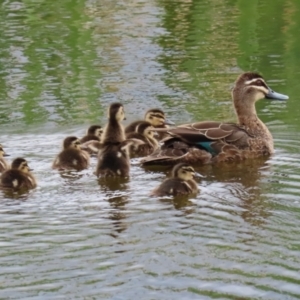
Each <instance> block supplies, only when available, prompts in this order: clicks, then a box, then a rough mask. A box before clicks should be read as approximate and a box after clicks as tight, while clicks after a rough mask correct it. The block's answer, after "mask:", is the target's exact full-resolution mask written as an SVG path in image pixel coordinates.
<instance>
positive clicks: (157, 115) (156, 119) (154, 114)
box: [125, 108, 174, 141]
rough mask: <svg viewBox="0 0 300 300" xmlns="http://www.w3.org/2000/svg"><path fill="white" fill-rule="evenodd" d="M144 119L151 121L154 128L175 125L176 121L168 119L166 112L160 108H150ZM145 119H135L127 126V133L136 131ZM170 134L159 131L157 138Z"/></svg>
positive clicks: (160, 138)
mask: <svg viewBox="0 0 300 300" xmlns="http://www.w3.org/2000/svg"><path fill="white" fill-rule="evenodd" d="M144 121H146V122H149V123H150V124H151V125H152V126H153V127H154V128H168V127H169V126H168V125H174V123H173V122H172V121H170V120H168V119H166V116H165V113H164V112H163V111H162V110H161V109H158V108H153V109H149V110H148V111H147V112H146V114H145V117H144ZM141 122H143V121H135V122H133V123H131V124H129V125H128V126H126V128H125V133H126V134H127V133H130V132H136V131H137V127H138V125H139V124H141ZM167 136H169V135H168V134H167V133H166V132H159V133H158V135H157V137H156V139H157V140H158V141H160V140H162V139H163V138H165V137H167Z"/></svg>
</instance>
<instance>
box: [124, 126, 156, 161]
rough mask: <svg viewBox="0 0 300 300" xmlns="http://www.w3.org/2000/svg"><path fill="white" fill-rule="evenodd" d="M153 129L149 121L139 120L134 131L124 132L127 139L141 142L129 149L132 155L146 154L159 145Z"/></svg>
mask: <svg viewBox="0 0 300 300" xmlns="http://www.w3.org/2000/svg"><path fill="white" fill-rule="evenodd" d="M153 129H154V127H153V126H152V125H151V124H150V123H149V122H146V121H141V122H140V123H139V124H138V125H137V127H136V132H130V133H127V134H126V138H127V139H137V140H139V141H141V142H142V143H140V145H134V147H132V149H130V153H131V155H132V156H146V155H149V154H151V153H152V152H153V151H154V150H156V149H157V148H158V147H159V144H158V142H157V140H156V139H155V137H154V135H155V132H154V131H153Z"/></svg>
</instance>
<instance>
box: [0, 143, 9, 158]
mask: <svg viewBox="0 0 300 300" xmlns="http://www.w3.org/2000/svg"><path fill="white" fill-rule="evenodd" d="M3 156H9V155H8V154H6V153H5V151H4V150H3V147H2V145H1V144H0V158H1V157H3Z"/></svg>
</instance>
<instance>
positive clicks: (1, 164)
mask: <svg viewBox="0 0 300 300" xmlns="http://www.w3.org/2000/svg"><path fill="white" fill-rule="evenodd" d="M4 156H8V154H6V153H5V151H4V150H3V147H2V145H0V173H3V172H4V171H6V170H8V168H9V166H8V163H7V162H6V160H5V159H4Z"/></svg>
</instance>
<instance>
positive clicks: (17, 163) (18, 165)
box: [11, 157, 32, 173]
mask: <svg viewBox="0 0 300 300" xmlns="http://www.w3.org/2000/svg"><path fill="white" fill-rule="evenodd" d="M11 168H12V169H15V170H19V171H22V172H24V173H29V172H30V171H32V169H30V168H29V166H28V163H27V160H26V159H24V158H22V157H18V158H16V159H14V160H13V162H12V163H11Z"/></svg>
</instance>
